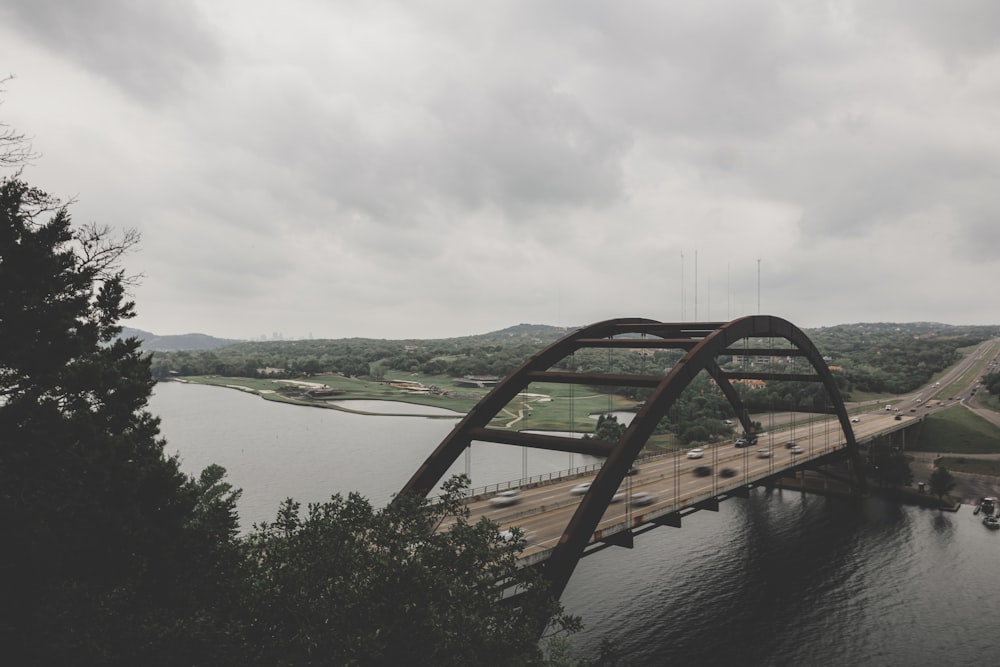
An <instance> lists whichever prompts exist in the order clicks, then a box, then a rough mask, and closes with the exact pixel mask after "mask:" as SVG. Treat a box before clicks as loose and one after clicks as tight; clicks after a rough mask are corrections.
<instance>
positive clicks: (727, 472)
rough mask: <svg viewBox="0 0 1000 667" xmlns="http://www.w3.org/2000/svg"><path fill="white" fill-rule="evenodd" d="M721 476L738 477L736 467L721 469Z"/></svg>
mask: <svg viewBox="0 0 1000 667" xmlns="http://www.w3.org/2000/svg"><path fill="white" fill-rule="evenodd" d="M719 477H727V478H728V477H736V469H735V468H723V469H722V470H720V471H719Z"/></svg>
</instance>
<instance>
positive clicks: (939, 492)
mask: <svg viewBox="0 0 1000 667" xmlns="http://www.w3.org/2000/svg"><path fill="white" fill-rule="evenodd" d="M956 484H957V482H956V481H955V478H954V477H953V476H952V474H951V472H949V471H948V469H947V468H945V467H944V466H937V467H935V468H934V472H932V473H931V476H930V479H928V480H927V486H928V489H929V490H930V492H931V493H933V494H934V495H935V496H937V497H938V499H940V498H942V497H943V496H944V495H945V494H947V493H950V492H951V490H952V489H954V488H955V485H956Z"/></svg>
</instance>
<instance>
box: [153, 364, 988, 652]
mask: <svg viewBox="0 0 1000 667" xmlns="http://www.w3.org/2000/svg"><path fill="white" fill-rule="evenodd" d="M150 410H151V411H152V412H153V413H154V414H156V415H158V416H160V417H161V420H162V422H161V432H162V434H163V436H164V437H165V438H166V440H167V448H166V451H167V452H168V453H178V454H179V456H180V458H181V464H182V468H183V469H184V470H185V471H186V472H188V473H190V474H195V473H197V472H198V471H200V470H201V468H203V467H204V466H205V465H208V464H209V463H219V464H220V465H223V466H224V467H225V468H226V469H227V471H228V473H229V475H228V479H229V481H230V482H231V483H232V484H233V485H234V486H237V487H240V488H242V489H243V497H242V498H241V500H240V505H239V511H240V517H241V520H242V522H243V524H244V525H245V526H248V525H250V524H251V523H253V522H256V521H261V520H269V519H272V518H273V517H274V513H275V511H276V510H277V507H278V503H280V502H281V501H282V500H283V499H284V498H286V497H289V496H291V497H294V498H295V499H296V500H299V501H302V502H303V503H305V502H310V501H321V500H324V499H326V498H328V497H329V496H330V495H331V494H333V493H347V492H349V491H358V492H360V493H362V494H363V495H365V496H367V497H368V498H370V499H371V500H372V501H373V502H374V503H376V504H382V503H385V502H387V501H388V500H389V499H390V498H391V497H392V494H393V493H395V492H397V491H398V490H399V489H400V487H401V486H402V485H403V484H404V483H405V482H406V480H407V479H408V478H409V477H410V475H411V474H412V473H413V472H414V471H415V470H416V468H417V466H419V465H420V463H422V462H423V460H424V459H425V458H426V457H427V455H428V454H429V453H430V451H431V450H432V449H433V448H434V447H435V446H436V445H437V444H438V443H439V442H440V441H441V439H442V438H444V436H445V435H446V434H447V433H448V432H449V431H450V430H451V428H452V427H453V426H454V424H455V421H454V420H451V419H427V418H425V417H417V416H414V417H378V416H374V417H373V416H363V415H353V414H349V413H344V412H339V411H334V410H320V409H315V408H306V407H296V406H290V405H285V404H279V403H273V402H269V401H264V400H262V399H260V398H257V397H255V396H251V395H248V394H243V393H241V392H238V391H233V390H228V389H220V388H216V387H207V386H201V385H184V384H180V383H164V384H159V385H157V386H156V389H155V391H154V395H153V397H152V399H151V401H150ZM479 449H480V448H479V446H478V445H477V446H476V447H474V448H473V452H472V459H471V461H470V462H469V463H468V465H470V466H471V471H472V473H473V483H474V484H475V485H477V486H479V485H483V484H491V483H496V482H498V481H503V480H507V479H517V478H519V477H521V476H522V474H523V473H524V472H525V470H527V472H528V473H529V474H539V473H542V472H551V471H554V470H557V469H560V468H563V467H566V466H567V465H568V460H567V455H566V454H563V453H548V452H535V451H532V452H530V455H529V456H528V457H527V458H525V457H524V456H523V455H522V454H521V453H518V452H516V451H515V452H513V453H512V452H511V451H510V450H511V448H501V447H499V446H492V447H491V446H483V447H482V448H481V449H482V451H478V450H479ZM466 465H467V463H466V462H465V461H459V462H458V463H456V466H455V471H456V472H464V471H465V470H466ZM997 576H1000V531H988V530H987V529H986V528H984V527H983V526H982V524H981V523H980V521H979V517H977V516H973V514H972V511H971V508H970V507H967V506H966V507H962V508H961V510H960V511H959V512H957V513H947V512H939V511H933V510H926V509H920V508H914V507H897V506H895V505H892V504H890V503H886V502H884V501H882V500H879V499H876V498H840V497H823V496H817V495H809V494H801V493H799V492H790V491H773V492H770V493H768V492H765V491H764V490H762V489H757V490H755V491H753V492H752V493H751V496H750V498H748V499H734V500H728V501H726V502H723V503H722V504H721V506H720V511H719V512H707V511H706V512H698V513H696V514H694V515H691V516H689V517H686V518H685V519H684V525H683V527H682V528H680V529H678V528H669V527H662V528H658V529H656V530H653V531H651V532H649V533H647V534H644V535H642V536H640V537H638V538H637V539H636V546H635V548H634V549H623V548H611V549H606V550H604V551H602V552H599V553H597V554H594V555H592V556H589V557H587V558H585V559H583V560H582V561H580V564H579V566H578V567H577V569H576V572H575V573H574V575H573V578H572V580H571V581H570V584H569V586H568V588H567V590H566V592H565V593H564V595H563V603H564V605H565V607H566V609H567V611H568V612H570V613H574V614H579V615H580V616H582V618H583V621H584V624H585V626H586V628H587V630H586V631H585V632H583V633H580V634H578V635H576V636H575V637H574V638H573V644H574V646H576V647H577V649H578V651H579V652H580V654H581V655H584V656H594V655H596V651H597V648H598V646H599V644H600V641H601V640H602V639H603V638H608V639H613V640H615V641H617V642H618V645H619V650H620V651H621V653H622V654H623V655H624V656H625V657H626V659H627V661H628V664H630V665H634V666H644V665H650V666H652V665H665V664H670V665H717V664H719V665H721V664H726V665H737V666H738V665H748V666H750V665H818V666H825V665H830V666H839V665H880V666H881V665H886V666H890V665H908V666H909V665H936V664H941V663H945V662H947V663H950V664H958V665H966V664H969V665H972V664H984V665H985V664H994V662H993V661H994V660H995V659H996V655H997V651H998V645H1000V641H998V640H997V639H996V638H995V637H994V635H993V632H994V630H993V621H994V620H996V619H997V618H998V617H1000V586H998V585H997V583H996V581H997V580H996V577H997Z"/></svg>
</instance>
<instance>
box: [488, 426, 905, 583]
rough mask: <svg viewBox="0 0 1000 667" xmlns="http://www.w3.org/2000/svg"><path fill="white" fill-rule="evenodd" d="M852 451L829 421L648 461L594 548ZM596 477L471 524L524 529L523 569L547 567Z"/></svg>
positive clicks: (561, 484) (879, 429) (865, 430)
mask: <svg viewBox="0 0 1000 667" xmlns="http://www.w3.org/2000/svg"><path fill="white" fill-rule="evenodd" d="M918 419H919V418H918V417H911V416H908V415H907V416H904V417H903V418H902V419H901V420H898V421H897V420H895V418H894V414H891V413H866V414H864V415H862V416H861V418H860V421H859V422H857V423H852V424H851V426H852V427H853V429H854V435H855V438H856V439H857V440H858V442H866V441H870V440H872V439H874V438H876V437H878V436H882V435H887V434H889V433H892V432H894V431H898V430H902V429H905V428H908V427H911V426H913V425H914V423H915V421H918ZM793 435H794V438H793ZM792 441H794V442H795V444H797V445H799V446H800V447H801V448H802V449H803V452H802V453H799V454H794V453H792V451H791V449H789V448H787V447H786V444H787V443H789V442H792ZM845 445H846V441H845V438H844V435H843V432H842V431H841V429H840V425H839V423H837V421H836V420H835V419H824V420H823V421H822V422H816V423H812V424H810V425H806V426H801V427H798V428H797V429H795V431H794V433H793V431H791V430H788V429H785V430H776V431H774V432H771V433H765V434H762V435H761V436H760V439H759V441H758V443H757V444H756V445H752V446H750V447H745V448H737V447H735V446H734V445H733V444H732V443H726V444H720V445H715V446H710V447H705V448H704V457H703V458H700V459H689V458H687V456H686V454H685V453H683V452H681V453H676V454H667V455H663V456H659V457H655V458H652V459H646V460H644V461H643V464H642V466H641V469H640V471H639V473H638V474H636V475H634V476H629V477H626V478H625V480H624V482H623V483H622V486H621V487H620V489H619V491H620V492H621V493H622V494H623V500H622V501H621V502H615V503H612V504H611V505H609V506H608V508H607V510H606V511H605V513H604V516H603V517H602V518H601V521H600V523H599V524H598V526H597V529H596V531H595V532H594V534H593V535H592V537H591V540H590V544H591V545H594V544H597V543H600V542H602V541H605V540H609V538H610V539H614V537H613V536H616V535H618V536H619V537H624V536H626V535H628V534H629V533H628V532H627V531H630V530H635V529H637V528H640V527H642V526H650V525H653V524H655V523H661V522H671V520H672V519H673V521H672V523H673V525H678V522H679V517H680V515H681V514H682V513H686V512H688V511H693V510H694V509H697V508H699V506H703V507H711V506H712V503H713V502H714V501H716V500H717V499H720V498H726V497H731V496H733V495H737V494H740V493H741V492H743V491H745V490H746V489H747V487H748V486H751V485H754V484H758V483H760V482H761V481H763V480H766V479H768V478H772V477H775V476H778V475H781V474H785V473H788V472H789V471H793V470H795V469H798V468H803V467H809V466H811V465H816V464H819V463H822V462H823V461H824V459H830V458H833V457H836V456H839V455H840V454H841V453H842V452H843V451H844V448H845ZM759 450H767V451H769V452H770V453H771V455H770V456H769V457H767V458H763V457H761V456H760V455H759ZM699 467H708V468H709V469H710V472H709V473H708V474H706V475H704V476H699V475H697V474H696V473H695V470H696V469H697V468H699ZM591 477H593V475H585V476H581V477H576V478H573V479H564V480H559V481H555V482H552V483H547V484H543V485H539V486H535V487H533V488H530V489H523V490H521V492H520V494H519V497H520V500H519V502H518V503H516V504H514V505H512V506H508V507H502V508H498V507H495V506H494V505H492V504H491V503H490V499H489V498H486V497H480V498H476V499H473V500H472V501H470V503H469V508H470V511H471V520H472V521H476V520H478V518H479V517H481V516H487V517H489V518H491V519H493V520H494V521H497V522H498V523H500V524H501V526H502V527H503V528H511V527H514V526H519V527H520V528H522V529H523V530H524V531H525V533H526V536H527V546H526V548H525V550H524V551H523V553H522V555H521V560H522V562H523V563H524V564H526V565H527V564H535V563H538V562H541V561H543V560H546V559H547V558H548V557H549V555H550V554H551V552H552V549H553V548H554V547H555V546H556V544H557V543H558V541H559V540H560V538H561V537H562V532H563V530H564V529H565V528H566V526H567V523H568V522H569V519H570V516H571V515H572V514H573V512H575V511H576V508H577V506H578V505H579V503H580V501H581V499H582V498H583V496H582V495H574V494H573V493H572V492H571V489H572V488H573V487H574V486H576V485H577V484H581V483H584V482H587V481H589V479H590V478H591ZM639 492H644V493H648V494H650V495H651V496H652V497H653V498H654V499H655V500H654V501H653V502H652V503H651V504H648V505H644V506H637V505H635V504H634V503H632V502H631V501H630V498H631V497H632V495H633V494H636V493H639ZM670 515H673V516H672V517H671V516H670Z"/></svg>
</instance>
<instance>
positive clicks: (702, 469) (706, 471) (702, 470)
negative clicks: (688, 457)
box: [694, 466, 712, 477]
mask: <svg viewBox="0 0 1000 667" xmlns="http://www.w3.org/2000/svg"><path fill="white" fill-rule="evenodd" d="M694 474H695V475H696V476H698V477H708V476H709V475H711V474H712V468H711V467H709V466H698V467H697V468H695V469H694Z"/></svg>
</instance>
